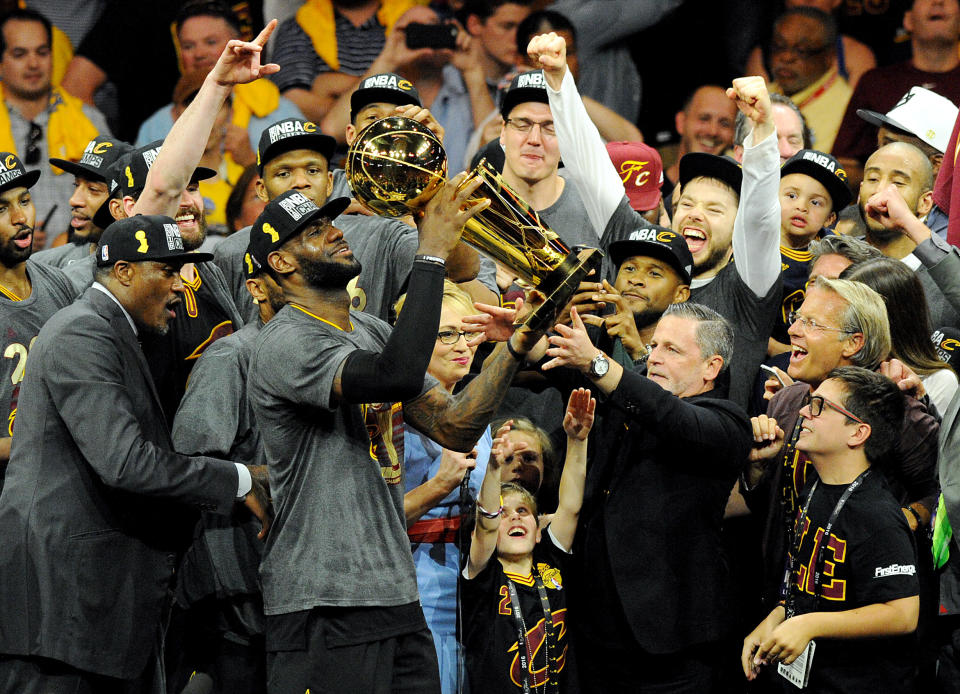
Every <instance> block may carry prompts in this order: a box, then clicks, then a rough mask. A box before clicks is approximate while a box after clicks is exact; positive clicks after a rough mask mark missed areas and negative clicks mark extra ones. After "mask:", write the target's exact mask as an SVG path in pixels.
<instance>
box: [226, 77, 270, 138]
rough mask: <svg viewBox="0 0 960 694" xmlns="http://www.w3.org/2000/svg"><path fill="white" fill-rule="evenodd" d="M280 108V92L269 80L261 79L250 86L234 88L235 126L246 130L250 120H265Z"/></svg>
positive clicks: (244, 85) (243, 85)
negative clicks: (253, 118) (254, 117)
mask: <svg viewBox="0 0 960 694" xmlns="http://www.w3.org/2000/svg"><path fill="white" fill-rule="evenodd" d="M279 106H280V90H279V89H277V85H275V84H274V83H273V82H271V81H270V80H267V79H259V80H254V81H253V82H250V83H249V84H238V85H237V86H236V87H234V88H233V124H234V125H236V126H239V127H241V128H244V129H246V127H247V126H248V125H249V124H250V118H251V117H252V116H256V117H257V118H264V117H266V116H268V115H270V114H271V113H273V112H274V111H276V110H277V108H278V107H279Z"/></svg>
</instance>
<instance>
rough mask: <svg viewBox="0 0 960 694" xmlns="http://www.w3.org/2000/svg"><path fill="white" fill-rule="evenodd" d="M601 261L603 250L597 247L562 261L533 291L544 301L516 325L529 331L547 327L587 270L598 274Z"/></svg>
mask: <svg viewBox="0 0 960 694" xmlns="http://www.w3.org/2000/svg"><path fill="white" fill-rule="evenodd" d="M602 258H603V251H601V250H600V249H599V248H584V249H581V250H579V251H574V252H573V253H571V254H570V255H568V256H567V257H566V258H564V259H563V262H562V263H560V265H559V266H557V267H556V268H554V269H553V270H552V271H551V272H550V274H548V275H547V276H546V277H544V278H543V281H542V282H541V283H540V285H539V286H538V287H537V289H536V291H538V292H540V293H541V294H543V295H544V297H545V300H544V302H543V303H542V304H540V305H539V306H537V307H536V308H535V309H534V310H533V311H532V312H531V313H530V315H528V316H527V317H526V318H525V319H524V320H523V321H520V322H519V323H517V324H516V325H518V326H519V325H525V326H526V327H527V328H529V329H530V330H542V329H544V328H547V327H549V326H550V324H551V323H552V322H553V320H554V319H555V318H556V317H557V314H558V313H560V311H561V309H563V307H564V306H566V305H567V302H568V301H569V300H570V297H571V296H573V295H574V294H575V293H576V291H577V288H578V287H579V286H580V283H581V282H582V281H583V280H584V279H586V277H587V275H589V274H590V271H591V270H596V271H597V272H599V271H600V261H601V260H602Z"/></svg>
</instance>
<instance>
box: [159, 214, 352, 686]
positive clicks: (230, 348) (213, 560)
mask: <svg viewBox="0 0 960 694" xmlns="http://www.w3.org/2000/svg"><path fill="white" fill-rule="evenodd" d="M347 202H348V201H347V199H346V198H338V199H336V200H333V201H331V202H330V203H329V204H328V205H326V206H325V207H324V210H327V211H329V212H330V213H331V214H333V215H334V216H335V215H336V214H338V213H339V210H340V208H342V207H345V206H346V204H347ZM270 238H271V237H270V235H269V234H257V235H255V236H253V237H252V238H251V239H250V246H249V247H248V248H247V253H246V256H245V258H249V262H245V263H244V265H245V268H246V274H247V283H246V288H247V290H248V291H249V292H250V294H251V295H252V296H253V298H254V299H255V300H256V307H257V311H258V316H257V319H256V320H253V321H250V322H249V323H247V324H246V325H244V326H243V327H242V328H241V329H240V330H238V331H237V332H235V333H233V334H232V335H228V336H227V337H224V338H223V339H221V340H217V341H216V342H215V343H213V344H212V345H210V347H209V348H208V349H206V350H205V351H204V353H203V354H202V355H201V356H200V358H199V359H198V360H197V364H196V366H194V367H193V371H192V372H191V373H190V381H189V383H188V385H187V392H186V393H185V394H184V396H183V400H182V401H181V402H180V407H179V409H178V410H177V415H176V418H175V419H174V420H173V432H172V437H173V444H174V447H175V448H176V450H177V451H178V452H180V453H184V454H186V455H209V456H216V457H221V458H226V459H228V460H235V461H241V462H243V463H245V464H247V465H250V466H254V467H252V468H251V469H252V470H255V471H256V472H257V474H258V477H259V476H260V475H262V479H263V480H264V481H265V479H266V474H267V472H266V467H265V466H266V459H265V457H264V453H263V444H262V441H261V434H260V430H259V428H258V427H257V426H256V423H255V421H254V417H253V410H252V408H251V405H250V401H249V400H248V399H247V374H248V370H249V365H250V356H251V354H252V353H253V345H254V342H255V341H256V338H257V335H258V334H259V332H260V329H261V328H262V327H263V326H264V325H265V324H266V323H267V322H269V321H270V320H271V319H272V318H273V316H274V315H276V313H277V311H279V310H280V309H281V308H283V306H284V298H283V291H282V290H281V289H280V287H279V286H278V285H277V283H276V281H275V280H274V279H273V277H272V276H271V275H269V274H268V273H267V272H266V271H265V267H266V262H267V261H266V256H267V252H268V250H269V247H270ZM258 530H259V522H258V521H257V519H256V518H255V517H254V516H252V515H251V514H250V513H249V512H248V511H246V510H244V509H241V508H239V507H237V508H235V509H234V512H233V513H232V514H231V516H230V517H225V516H223V515H218V514H214V513H210V512H204V513H203V514H202V515H201V526H200V530H199V532H198V533H197V534H196V535H195V537H194V541H193V545H192V547H191V548H190V550H188V552H187V554H186V555H185V557H184V560H183V563H182V564H181V566H180V569H179V575H180V579H179V581H178V583H177V595H176V609H179V610H181V611H182V614H181V615H180V618H179V619H178V622H179V623H180V624H182V625H183V628H182V634H183V639H182V642H181V644H182V645H181V646H180V647H179V648H178V651H179V653H180V658H179V659H178V664H177V669H176V671H175V672H172V673H170V681H171V682H172V683H173V686H174V688H175V690H176V691H180V689H182V688H183V686H184V685H185V684H186V682H187V680H188V678H190V676H191V673H196V675H195V677H198V678H201V679H206V678H209V679H210V680H211V681H212V682H213V686H214V689H215V691H229V692H233V694H244V693H248V694H254V693H255V692H263V691H264V690H265V689H266V670H265V663H264V654H265V652H264V640H263V639H264V624H263V621H264V618H263V597H262V595H261V592H260V586H259V578H258V575H257V570H258V568H259V566H260V558H261V556H262V554H263V543H261V542H260V541H259V540H258V539H257V533H258ZM198 681H199V680H198Z"/></svg>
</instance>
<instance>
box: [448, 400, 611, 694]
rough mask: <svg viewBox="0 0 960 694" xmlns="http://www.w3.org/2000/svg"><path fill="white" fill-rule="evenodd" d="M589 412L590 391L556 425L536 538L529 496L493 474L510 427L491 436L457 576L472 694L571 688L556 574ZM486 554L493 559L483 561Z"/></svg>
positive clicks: (575, 507)
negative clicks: (544, 512)
mask: <svg viewBox="0 0 960 694" xmlns="http://www.w3.org/2000/svg"><path fill="white" fill-rule="evenodd" d="M595 407H596V400H595V399H593V398H592V397H590V391H589V390H586V389H584V388H578V389H576V390H574V391H573V392H572V393H571V394H570V400H569V401H568V403H567V411H566V414H565V415H564V418H563V428H564V430H565V431H566V433H567V455H566V460H565V462H564V465H563V474H562V475H561V477H560V503H559V506H558V507H557V512H556V513H555V514H553V518H552V519H551V521H550V524H549V525H548V526H547V528H546V530H545V531H543V532H542V531H541V530H540V526H539V523H538V518H537V504H536V501H535V500H534V499H533V496H532V495H531V494H530V493H529V492H528V491H527V490H526V489H524V488H523V487H521V486H520V485H517V484H513V483H507V484H503V485H501V484H500V466H501V464H502V462H503V461H504V460H505V459H506V458H507V457H508V456H509V454H510V453H511V450H510V449H511V446H510V443H509V440H508V439H506V437H505V434H506V432H507V431H509V422H508V423H507V424H506V425H504V426H503V427H502V428H501V429H500V431H498V432H497V438H496V439H494V442H493V449H492V453H491V456H490V462H489V463H488V464H487V472H486V475H484V478H483V484H482V486H481V488H480V497H479V499H477V524H476V527H475V528H474V531H473V535H472V538H471V542H470V556H469V559H468V561H467V566H466V568H465V569H464V571H463V575H464V577H465V578H466V579H467V580H466V581H464V584H463V625H464V626H463V630H464V634H463V639H464V651H465V652H466V660H467V675H468V677H469V679H470V688H471V691H474V692H498V693H502V692H511V691H529V692H545V693H546V692H549V693H551V694H559V693H561V692H563V693H569V692H573V691H575V690H576V686H575V685H576V675H574V674H571V671H572V669H573V668H572V665H571V653H570V636H569V631H570V624H569V622H568V621H567V602H566V593H565V590H564V586H563V575H564V571H565V564H566V557H567V555H568V553H569V551H570V546H571V545H572V544H573V538H574V533H575V532H576V529H577V518H578V516H579V513H580V506H581V505H582V503H583V486H584V480H585V478H586V474H587V436H588V434H589V433H590V429H591V427H592V426H593V414H594V408H595ZM520 445H521V446H522V445H523V444H520ZM513 450H517V449H513ZM543 535H546V539H544V541H543V542H541V539H542V538H543ZM494 553H496V561H491V559H493V557H494ZM518 604H519V609H517V605H518Z"/></svg>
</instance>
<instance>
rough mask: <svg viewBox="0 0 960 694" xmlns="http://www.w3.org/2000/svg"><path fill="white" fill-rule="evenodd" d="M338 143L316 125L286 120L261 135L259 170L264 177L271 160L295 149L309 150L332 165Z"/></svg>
mask: <svg viewBox="0 0 960 694" xmlns="http://www.w3.org/2000/svg"><path fill="white" fill-rule="evenodd" d="M336 147H337V141H336V140H334V139H333V138H332V137H330V136H329V135H324V134H323V133H322V132H320V128H319V126H317V124H316V123H314V122H312V121H308V120H303V119H302V118H284V119H283V120H281V121H277V122H276V123H274V124H273V125H271V126H270V127H269V128H267V129H266V130H264V131H263V132H262V133H260V142H259V144H258V145H257V170H258V171H259V172H260V175H261V176H262V175H263V167H264V166H266V165H267V162H269V161H270V160H271V159H274V158H275V157H278V156H280V155H281V154H284V153H285V152H290V151H292V150H295V149H308V150H310V151H311V152H317V153H318V154H321V155H323V158H324V159H326V160H327V164H329V163H330V159H331V157H333V151H334V150H335V149H336Z"/></svg>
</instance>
